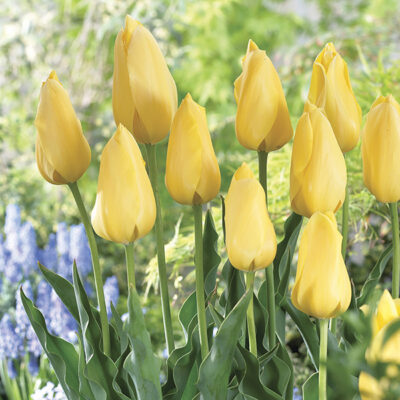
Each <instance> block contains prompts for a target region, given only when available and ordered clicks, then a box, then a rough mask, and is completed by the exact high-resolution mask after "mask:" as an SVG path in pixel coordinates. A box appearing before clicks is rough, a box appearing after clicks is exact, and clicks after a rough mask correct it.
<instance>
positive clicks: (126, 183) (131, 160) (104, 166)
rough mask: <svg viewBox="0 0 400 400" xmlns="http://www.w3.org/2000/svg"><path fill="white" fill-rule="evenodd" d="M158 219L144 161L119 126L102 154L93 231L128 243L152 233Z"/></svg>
mask: <svg viewBox="0 0 400 400" xmlns="http://www.w3.org/2000/svg"><path fill="white" fill-rule="evenodd" d="M155 219H156V204H155V200H154V194H153V190H152V188H151V184H150V180H149V178H148V175H147V172H146V168H145V163H144V160H143V158H142V155H141V153H140V150H139V147H138V145H137V143H136V142H135V139H134V138H133V136H132V135H131V134H130V133H129V131H128V130H127V129H126V128H125V127H124V126H123V125H119V126H118V129H117V131H116V132H115V134H114V136H113V137H112V138H111V139H110V140H109V142H108V143H107V145H106V146H105V147H104V150H103V153H102V155H101V160H100V172H99V181H98V186H97V197H96V203H95V206H94V208H93V211H92V225H93V229H94V230H95V232H96V233H97V234H98V235H99V236H101V237H102V238H104V239H107V240H111V241H113V242H116V243H124V244H127V243H131V242H134V241H135V240H137V239H139V238H141V237H143V236H145V235H146V234H147V233H148V232H150V230H151V229H152V227H153V225H154V222H155Z"/></svg>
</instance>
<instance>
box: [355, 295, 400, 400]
mask: <svg viewBox="0 0 400 400" xmlns="http://www.w3.org/2000/svg"><path fill="white" fill-rule="evenodd" d="M399 319H400V299H393V298H392V296H391V295H390V293H389V292H388V291H387V290H385V291H384V292H383V294H382V296H381V299H380V301H379V304H378V307H377V309H376V311H375V314H374V315H373V316H372V327H373V332H372V333H373V337H372V342H371V345H370V347H369V348H368V350H367V352H366V354H365V357H366V359H367V361H368V362H369V363H374V362H385V363H394V364H400V331H397V332H396V333H395V334H393V335H392V336H390V338H389V339H388V340H387V342H385V343H384V337H385V335H386V332H387V331H388V329H389V328H390V326H391V325H392V324H393V323H396V322H398V321H399ZM392 367H394V369H391V368H390V366H388V367H387V370H386V375H387V376H384V377H382V378H381V379H380V380H377V379H376V378H375V377H373V376H371V375H369V374H367V373H366V372H361V374H360V379H359V389H360V394H361V398H362V400H383V399H384V398H385V397H384V394H385V393H386V392H387V390H388V388H389V386H390V378H395V377H396V376H398V374H399V370H398V369H397V368H396V367H395V366H394V365H393V366H392Z"/></svg>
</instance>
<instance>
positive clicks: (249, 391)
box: [239, 345, 284, 400]
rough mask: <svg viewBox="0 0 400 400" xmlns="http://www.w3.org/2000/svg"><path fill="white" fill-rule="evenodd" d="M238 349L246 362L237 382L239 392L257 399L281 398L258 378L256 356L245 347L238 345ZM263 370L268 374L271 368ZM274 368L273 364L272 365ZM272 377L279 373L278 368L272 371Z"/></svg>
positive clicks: (258, 370)
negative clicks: (242, 373)
mask: <svg viewBox="0 0 400 400" xmlns="http://www.w3.org/2000/svg"><path fill="white" fill-rule="evenodd" d="M239 351H240V353H241V355H242V357H243V359H244V361H245V364H246V372H245V374H244V376H243V379H242V380H241V382H240V384H239V392H240V393H241V394H242V395H243V396H245V398H253V399H257V400H263V399H265V400H283V399H284V398H283V397H282V396H281V395H279V394H278V393H276V392H275V391H273V390H271V389H270V388H268V387H267V386H265V385H264V384H263V383H262V381H261V380H260V365H259V362H258V360H257V358H256V357H255V356H254V355H253V354H252V353H250V352H249V351H248V350H247V349H245V348H244V347H242V346H240V345H239ZM266 368H267V366H264V371H266V374H267V375H268V374H269V373H270V372H271V371H273V370H272V369H271V370H270V369H266ZM272 368H274V366H273V367H272ZM273 372H274V378H276V375H277V374H279V372H280V370H276V371H273ZM249 396H250V397H249Z"/></svg>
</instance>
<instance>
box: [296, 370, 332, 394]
mask: <svg viewBox="0 0 400 400" xmlns="http://www.w3.org/2000/svg"><path fill="white" fill-rule="evenodd" d="M318 379H319V374H318V372H314V373H313V374H312V375H311V376H310V377H309V378H308V379H307V380H306V381H305V382H304V384H303V400H319V399H318V397H319V396H318ZM326 391H327V398H328V399H330V398H331V397H332V389H331V388H330V387H329V386H327V388H326Z"/></svg>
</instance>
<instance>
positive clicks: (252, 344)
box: [246, 272, 257, 357]
mask: <svg viewBox="0 0 400 400" xmlns="http://www.w3.org/2000/svg"><path fill="white" fill-rule="evenodd" d="M246 290H250V291H251V293H253V292H254V272H247V273H246ZM247 330H248V332H249V348H250V352H251V353H253V354H254V355H255V356H256V357H257V337H256V325H255V322H254V305H253V296H251V299H250V303H249V307H248V308H247Z"/></svg>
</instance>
